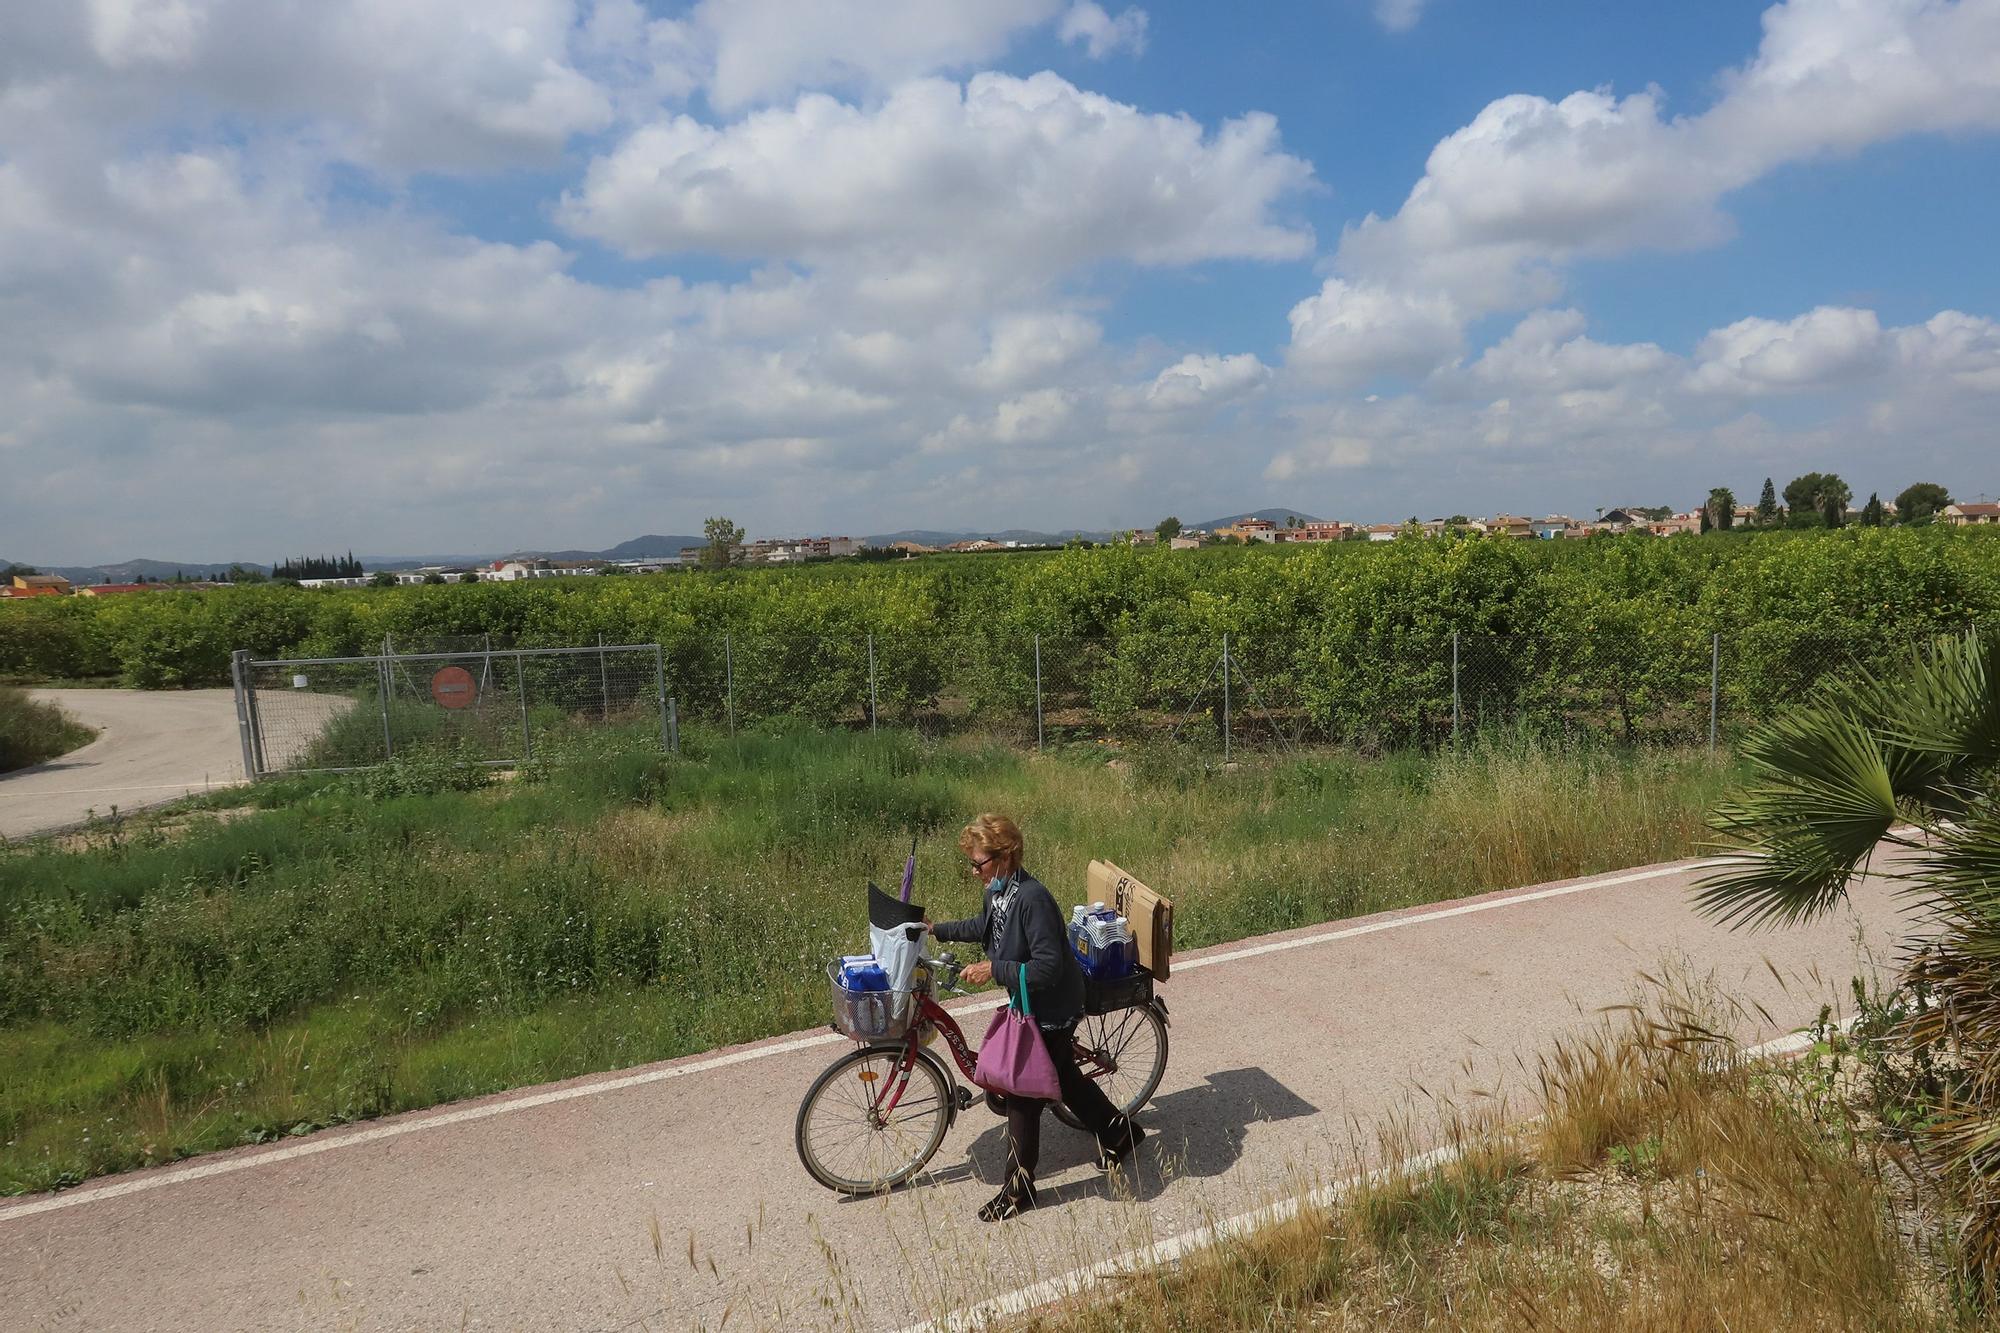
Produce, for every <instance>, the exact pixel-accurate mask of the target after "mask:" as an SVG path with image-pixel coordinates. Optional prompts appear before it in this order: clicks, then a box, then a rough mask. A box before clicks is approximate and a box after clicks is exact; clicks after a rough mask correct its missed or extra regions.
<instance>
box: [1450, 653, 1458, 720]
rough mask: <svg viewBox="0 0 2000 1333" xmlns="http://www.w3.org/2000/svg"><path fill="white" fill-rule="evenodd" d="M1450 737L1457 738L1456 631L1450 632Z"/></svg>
mask: <svg viewBox="0 0 2000 1333" xmlns="http://www.w3.org/2000/svg"><path fill="white" fill-rule="evenodd" d="M1451 739H1452V740H1453V742H1456V741H1457V740H1458V631H1457V630H1453V631H1452V632H1451Z"/></svg>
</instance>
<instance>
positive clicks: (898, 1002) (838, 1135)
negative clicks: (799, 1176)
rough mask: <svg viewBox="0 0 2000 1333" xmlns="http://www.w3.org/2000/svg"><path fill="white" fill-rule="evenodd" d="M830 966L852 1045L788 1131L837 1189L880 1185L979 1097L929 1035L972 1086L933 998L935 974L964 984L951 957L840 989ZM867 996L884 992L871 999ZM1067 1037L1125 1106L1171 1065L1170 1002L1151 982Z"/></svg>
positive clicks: (813, 1168) (954, 1033)
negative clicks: (900, 982) (892, 986)
mask: <svg viewBox="0 0 2000 1333" xmlns="http://www.w3.org/2000/svg"><path fill="white" fill-rule="evenodd" d="M838 969H839V963H838V962H835V963H833V964H831V965H829V967H828V969H827V973H828V978H829V980H831V981H832V983H833V987H834V1001H835V1004H834V1008H835V1020H834V1023H833V1029H834V1031H836V1032H839V1033H840V1034H841V1035H842V1036H845V1037H849V1038H852V1039H853V1040H854V1041H855V1043H856V1049H854V1050H852V1051H849V1052H848V1053H847V1054H845V1055H843V1056H841V1057H840V1058H838V1059H836V1060H835V1061H834V1062H833V1063H832V1064H830V1065H828V1066H827V1067H826V1068H825V1069H824V1070H823V1071H821V1073H820V1075H819V1077H818V1078H816V1079H814V1080H813V1083H812V1086H811V1087H810V1088H808V1089H806V1095H805V1099H804V1100H803V1101H802V1102H800V1103H799V1114H798V1120H797V1123H796V1124H795V1126H794V1127H793V1135H792V1136H793V1141H794V1143H795V1145H796V1146H797V1148H798V1153H799V1160H800V1161H801V1162H803V1163H804V1164H805V1168H806V1170H807V1171H808V1172H809V1173H810V1174H811V1175H812V1178H813V1179H814V1180H817V1181H818V1182H819V1183H820V1184H822V1185H824V1186H826V1187H827V1188H828V1189H830V1190H837V1191H839V1192H840V1193H842V1194H879V1193H882V1192H884V1191H886V1190H891V1189H894V1188H896V1187H897V1186H898V1185H901V1184H903V1183H904V1182H906V1181H908V1180H909V1179H910V1178H911V1177H913V1176H915V1175H916V1174H917V1173H918V1172H920V1171H922V1170H923V1169H924V1167H925V1166H926V1165H928V1164H929V1162H930V1160H931V1158H932V1157H934V1156H936V1155H937V1150H938V1149H939V1148H940V1147H941V1146H943V1144H944V1136H945V1134H946V1133H948V1132H949V1131H950V1129H951V1127H952V1125H953V1124H954V1123H955V1122H956V1121H957V1119H958V1116H959V1113H960V1112H962V1111H967V1110H970V1109H971V1108H972V1104H973V1102H974V1100H975V1099H976V1097H977V1095H978V1094H976V1093H975V1092H974V1091H973V1087H969V1086H960V1085H959V1084H958V1082H957V1081H956V1080H955V1079H954V1078H953V1077H952V1072H951V1068H950V1066H948V1065H947V1064H946V1063H945V1062H944V1060H942V1059H941V1058H940V1057H939V1056H938V1054H937V1053H936V1052H935V1051H933V1050H932V1049H931V1048H930V1046H929V1044H928V1043H929V1041H930V1038H931V1037H932V1036H933V1035H941V1036H942V1037H943V1038H944V1042H945V1045H946V1047H947V1048H948V1049H949V1050H950V1051H951V1056H952V1061H953V1062H954V1063H955V1064H957V1066H958V1071H959V1073H961V1074H963V1075H964V1076H965V1081H966V1083H967V1084H972V1075H973V1070H974V1068H975V1066H976V1065H977V1063H978V1055H977V1053H976V1052H974V1051H973V1050H972V1049H971V1048H970V1047H968V1046H967V1045H966V1041H965V1033H964V1031H963V1030H962V1029H961V1028H960V1027H959V1026H958V1021H957V1020H956V1019H954V1018H953V1017H952V1016H951V1014H950V1013H949V1012H948V1011H946V1009H945V1008H944V1006H943V1005H941V1004H939V1003H938V1002H937V1000H936V999H935V998H934V996H933V994H932V982H933V978H932V973H933V971H935V973H936V974H937V976H936V985H937V989H938V990H939V991H940V992H943V993H946V994H952V995H969V994H971V993H972V992H970V991H967V990H963V989H961V988H960V987H959V986H958V985H957V984H956V983H957V981H958V974H959V972H960V971H961V970H962V969H961V968H960V966H959V964H958V960H957V959H956V958H954V957H953V956H952V955H951V954H940V955H938V956H937V957H936V958H934V959H932V960H930V961H929V962H928V963H926V964H922V965H920V966H919V967H918V968H917V972H916V975H915V976H914V977H913V978H912V983H911V988H910V989H909V990H907V991H876V992H854V991H848V990H846V989H845V988H844V987H842V986H841V985H840V981H839V972H838ZM870 995H873V996H877V997H883V998H881V999H880V1000H879V1002H876V1001H871V1000H869V999H868V998H867V997H869V996H870ZM1073 1040H1074V1042H1075V1051H1076V1063H1077V1067H1078V1068H1080V1069H1081V1070H1083V1072H1084V1073H1085V1074H1086V1075H1088V1076H1089V1077H1091V1078H1094V1079H1097V1080H1098V1082H1099V1083H1100V1085H1101V1086H1103V1088H1104V1091H1105V1095H1106V1096H1107V1097H1109V1098H1110V1101H1111V1104H1112V1105H1113V1106H1114V1107H1116V1108H1117V1109H1118V1110H1119V1111H1120V1112H1122V1113H1124V1114H1126V1115H1130V1114H1132V1113H1133V1112H1135V1111H1137V1110H1138V1109H1139V1108H1140V1107H1141V1106H1143V1105H1145V1103H1146V1102H1147V1100H1148V1099H1150V1098H1151V1097H1152V1095H1153V1093H1154V1092H1155V1091H1157V1090H1158V1088H1159V1086H1160V1079H1161V1078H1162V1077H1163V1076H1164V1075H1165V1074H1166V1072H1167V1003H1166V1001H1165V1000H1164V999H1163V998H1161V997H1160V996H1158V995H1154V994H1150V988H1149V994H1148V996H1147V998H1146V999H1145V1000H1144V1001H1143V1002H1141V1003H1136V1004H1130V1005H1121V1006H1119V1007H1117V1008H1109V1009H1107V1010H1106V1011H1104V1012H1099V1013H1089V1012H1086V1013H1085V1015H1084V1017H1083V1018H1082V1020H1081V1021H1079V1022H1078V1024H1077V1027H1076V1033H1075V1035H1074V1038H1073ZM974 1086H976V1085H974ZM1052 1106H1053V1109H1054V1111H1055V1113H1056V1117H1057V1118H1058V1119H1059V1120H1061V1121H1062V1122H1063V1123H1064V1124H1066V1125H1069V1126H1071V1127H1072V1128H1075V1129H1081V1128H1083V1123H1082V1122H1081V1121H1080V1120H1078V1119H1077V1118H1076V1116H1075V1115H1074V1114H1073V1113H1072V1112H1071V1111H1070V1110H1069V1108H1068V1107H1066V1106H1064V1105H1063V1104H1062V1103H1061V1102H1055V1103H1053V1104H1052Z"/></svg>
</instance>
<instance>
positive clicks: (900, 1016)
mask: <svg viewBox="0 0 2000 1333" xmlns="http://www.w3.org/2000/svg"><path fill="white" fill-rule="evenodd" d="M827 979H828V980H829V981H831V982H832V983H833V1025H834V1027H835V1028H837V1029H838V1030H839V1031H840V1032H841V1033H843V1034H844V1035H846V1036H849V1037H852V1038H854V1039H855V1040H856V1041H895V1040H896V1039H898V1038H900V1037H901V1036H902V1035H903V1034H904V1033H906V1032H908V1031H909V1030H910V1016H911V1015H912V1014H913V1013H914V1012H915V1004H914V1001H913V996H912V995H911V993H910V992H909V991H907V990H897V989H895V988H893V987H892V986H891V985H890V984H889V983H890V977H889V970H888V969H887V968H885V967H883V966H882V964H881V962H880V961H879V960H878V959H877V958H876V957H875V955H874V954H849V955H847V956H846V957H842V958H836V959H834V960H833V961H832V962H831V963H829V964H827Z"/></svg>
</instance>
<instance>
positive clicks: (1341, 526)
mask: <svg viewBox="0 0 2000 1333" xmlns="http://www.w3.org/2000/svg"><path fill="white" fill-rule="evenodd" d="M1352 531H1354V527H1353V525H1352V524H1348V523H1302V524H1300V525H1299V526H1298V527H1296V528H1286V529H1284V530H1283V531H1282V532H1280V533H1279V534H1278V536H1279V540H1281V541H1288V542H1339V541H1346V540H1347V534H1348V533H1350V532H1352Z"/></svg>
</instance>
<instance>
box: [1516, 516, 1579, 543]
mask: <svg viewBox="0 0 2000 1333" xmlns="http://www.w3.org/2000/svg"><path fill="white" fill-rule="evenodd" d="M1578 526H1580V525H1579V524H1578V523H1577V521H1576V520H1575V519H1573V518H1571V517H1570V516H1569V515H1568V514H1550V515H1549V516H1548V517H1547V518H1538V519H1536V520H1535V521H1534V522H1532V523H1530V524H1529V525H1528V527H1529V530H1530V531H1532V532H1533V533H1534V535H1535V537H1536V538H1537V539H1538V540H1541V541H1545V542H1549V541H1555V540H1556V539H1557V538H1559V537H1562V536H1565V535H1566V534H1567V533H1568V532H1569V530H1570V529H1571V528H1574V527H1578Z"/></svg>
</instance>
